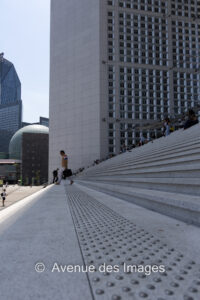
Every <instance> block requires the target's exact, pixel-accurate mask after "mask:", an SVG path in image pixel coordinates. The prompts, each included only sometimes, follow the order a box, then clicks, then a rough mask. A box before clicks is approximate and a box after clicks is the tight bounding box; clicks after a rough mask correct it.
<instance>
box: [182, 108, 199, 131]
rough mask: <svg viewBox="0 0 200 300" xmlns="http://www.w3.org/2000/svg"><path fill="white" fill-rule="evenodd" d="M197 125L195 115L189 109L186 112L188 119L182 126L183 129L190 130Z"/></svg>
mask: <svg viewBox="0 0 200 300" xmlns="http://www.w3.org/2000/svg"><path fill="white" fill-rule="evenodd" d="M198 123H199V121H198V118H197V116H196V115H195V112H194V111H193V110H192V109H190V110H189V111H188V119H187V121H186V122H185V124H184V129H187V128H190V127H192V126H194V125H196V124H198Z"/></svg>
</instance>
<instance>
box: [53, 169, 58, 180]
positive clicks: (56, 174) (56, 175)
mask: <svg viewBox="0 0 200 300" xmlns="http://www.w3.org/2000/svg"><path fill="white" fill-rule="evenodd" d="M58 171H59V169H56V170H54V171H53V183H55V182H57V181H58Z"/></svg>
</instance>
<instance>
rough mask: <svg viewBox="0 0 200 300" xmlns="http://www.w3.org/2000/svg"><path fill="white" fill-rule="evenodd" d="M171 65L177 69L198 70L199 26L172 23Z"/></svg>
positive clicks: (178, 22) (199, 55)
mask: <svg viewBox="0 0 200 300" xmlns="http://www.w3.org/2000/svg"><path fill="white" fill-rule="evenodd" d="M172 32H173V37H172V38H173V49H172V51H173V65H174V67H177V68H187V69H198V68H200V24H195V23H188V22H185V21H180V20H176V21H172Z"/></svg>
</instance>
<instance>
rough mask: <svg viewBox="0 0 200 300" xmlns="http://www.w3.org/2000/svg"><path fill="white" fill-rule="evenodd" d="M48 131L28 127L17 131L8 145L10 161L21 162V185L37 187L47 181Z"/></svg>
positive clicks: (41, 128) (37, 127) (40, 127)
mask: <svg viewBox="0 0 200 300" xmlns="http://www.w3.org/2000/svg"><path fill="white" fill-rule="evenodd" d="M48 154H49V129H48V128H47V126H42V125H36V124H34V125H29V126H26V127H23V128H21V129H20V130H18V131H17V132H16V133H15V134H14V136H13V137H12V139H11V141H10V145H9V157H10V159H14V160H18V161H20V162H21V168H20V175H21V182H22V184H23V185H30V184H33V185H38V184H43V183H46V182H47V181H48V156H49V155H48Z"/></svg>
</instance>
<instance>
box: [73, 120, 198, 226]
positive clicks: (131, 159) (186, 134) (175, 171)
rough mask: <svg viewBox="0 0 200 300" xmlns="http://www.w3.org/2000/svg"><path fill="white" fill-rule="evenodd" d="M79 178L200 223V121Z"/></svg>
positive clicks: (156, 209) (102, 189)
mask: <svg viewBox="0 0 200 300" xmlns="http://www.w3.org/2000/svg"><path fill="white" fill-rule="evenodd" d="M77 180H78V182H79V183H80V184H83V185H87V186H88V187H91V188H94V189H96V190H99V191H103V192H105V193H108V194H111V195H114V196H117V197H118V198H121V199H124V200H127V201H130V202H133V203H135V204H138V205H141V206H143V207H146V208H148V209H151V210H155V211H158V212H160V213H163V214H166V215H169V216H172V217H174V218H177V219H181V220H183V221H186V222H189V223H193V224H196V225H200V124H198V125H196V126H193V127H191V128H189V129H187V130H185V131H184V130H179V131H176V132H174V133H172V134H171V135H170V136H168V137H163V138H160V139H158V140H155V141H154V142H153V143H148V144H147V145H144V146H142V147H139V148H136V149H133V150H132V151H131V152H127V153H124V154H121V155H119V156H117V157H115V158H112V159H109V160H107V161H105V162H103V163H101V164H100V165H97V166H95V167H92V168H89V169H87V170H86V171H85V172H84V173H82V175H80V176H78V177H77Z"/></svg>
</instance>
